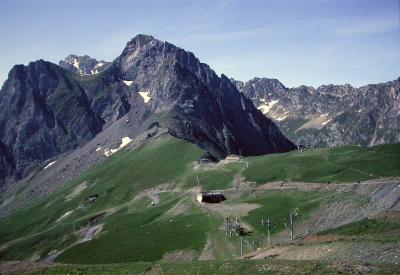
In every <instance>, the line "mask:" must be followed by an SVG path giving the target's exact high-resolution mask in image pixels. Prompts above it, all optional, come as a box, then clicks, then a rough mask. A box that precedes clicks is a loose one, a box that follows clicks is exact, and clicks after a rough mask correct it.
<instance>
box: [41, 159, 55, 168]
mask: <svg viewBox="0 0 400 275" xmlns="http://www.w3.org/2000/svg"><path fill="white" fill-rule="evenodd" d="M54 163H56V160H55V161H52V162H50V163H49V164H47V165H46V166H45V167H44V170H46V169H47V168H49V167H50V166H52V165H53V164H54Z"/></svg>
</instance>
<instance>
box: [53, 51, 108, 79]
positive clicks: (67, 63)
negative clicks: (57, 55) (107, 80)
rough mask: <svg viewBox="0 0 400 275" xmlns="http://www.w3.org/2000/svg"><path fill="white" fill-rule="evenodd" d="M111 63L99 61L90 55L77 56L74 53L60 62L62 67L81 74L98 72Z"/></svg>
mask: <svg viewBox="0 0 400 275" xmlns="http://www.w3.org/2000/svg"><path fill="white" fill-rule="evenodd" d="M109 65H110V62H106V61H103V60H101V61H97V60H96V59H95V58H91V57H90V56H88V55H84V56H77V55H74V54H70V55H68V56H67V57H66V58H65V59H64V60H61V61H60V62H59V66H60V67H62V68H64V69H66V70H68V71H71V72H74V73H77V74H79V75H90V74H97V73H100V72H102V71H104V70H105V69H107V68H108V66H109Z"/></svg>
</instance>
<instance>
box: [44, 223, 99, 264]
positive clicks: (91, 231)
mask: <svg viewBox="0 0 400 275" xmlns="http://www.w3.org/2000/svg"><path fill="white" fill-rule="evenodd" d="M103 226H104V223H102V224H97V225H95V226H92V227H89V228H88V229H87V231H86V233H85V236H84V237H83V238H81V239H80V240H78V241H77V242H75V243H73V244H71V245H70V246H68V247H66V248H64V249H62V250H53V251H51V252H50V253H49V255H48V257H46V258H45V259H44V260H43V263H45V264H52V263H53V262H54V260H55V259H56V258H57V257H58V256H59V255H61V253H63V252H64V251H66V250H67V249H69V248H71V247H73V246H75V245H77V244H81V243H84V242H88V241H91V240H93V238H94V237H95V236H96V235H98V234H99V233H100V232H101V230H102V229H103Z"/></svg>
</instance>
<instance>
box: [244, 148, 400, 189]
mask: <svg viewBox="0 0 400 275" xmlns="http://www.w3.org/2000/svg"><path fill="white" fill-rule="evenodd" d="M248 161H249V168H248V169H246V170H245V171H244V173H243V175H244V176H245V178H246V179H247V180H249V181H254V182H256V183H265V182H271V181H276V180H290V181H304V182H328V181H330V182H354V181H359V180H360V181H361V180H368V179H374V178H379V177H388V176H398V175H400V144H388V145H379V146H375V147H371V148H365V147H358V146H343V147H337V148H330V149H316V150H309V151H306V152H302V153H298V152H290V153H285V154H274V155H266V156H260V157H251V158H248Z"/></svg>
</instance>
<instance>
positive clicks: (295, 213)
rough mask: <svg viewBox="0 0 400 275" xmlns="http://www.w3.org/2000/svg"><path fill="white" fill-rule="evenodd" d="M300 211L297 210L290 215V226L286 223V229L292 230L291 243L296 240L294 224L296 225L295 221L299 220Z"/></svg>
mask: <svg viewBox="0 0 400 275" xmlns="http://www.w3.org/2000/svg"><path fill="white" fill-rule="evenodd" d="M298 210H299V209H298V208H296V209H295V210H293V211H292V212H291V213H290V214H289V224H286V223H284V226H285V228H288V229H289V230H290V241H291V242H293V239H294V223H295V220H297V218H298V216H299V213H298Z"/></svg>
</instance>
